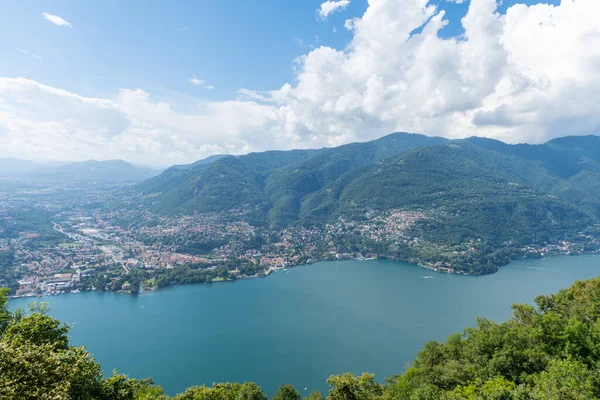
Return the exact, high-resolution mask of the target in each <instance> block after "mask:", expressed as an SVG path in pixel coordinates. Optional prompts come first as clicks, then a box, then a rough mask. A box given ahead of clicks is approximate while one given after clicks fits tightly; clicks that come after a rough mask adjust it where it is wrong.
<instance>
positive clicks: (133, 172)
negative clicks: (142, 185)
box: [28, 160, 159, 182]
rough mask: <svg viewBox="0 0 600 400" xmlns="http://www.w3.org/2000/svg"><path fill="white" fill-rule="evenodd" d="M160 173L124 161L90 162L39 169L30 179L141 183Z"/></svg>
mask: <svg viewBox="0 0 600 400" xmlns="http://www.w3.org/2000/svg"><path fill="white" fill-rule="evenodd" d="M158 172H159V171H157V170H155V169H151V168H148V167H140V166H136V165H133V164H130V163H128V162H125V161H123V160H109V161H96V160H88V161H82V162H74V163H68V164H64V165H60V166H56V167H45V168H38V169H35V170H33V171H31V172H30V173H29V174H28V177H30V178H34V179H45V180H49V181H59V182H81V181H105V182H140V181H143V180H145V179H148V178H150V177H152V176H154V175H156V174H157V173H158Z"/></svg>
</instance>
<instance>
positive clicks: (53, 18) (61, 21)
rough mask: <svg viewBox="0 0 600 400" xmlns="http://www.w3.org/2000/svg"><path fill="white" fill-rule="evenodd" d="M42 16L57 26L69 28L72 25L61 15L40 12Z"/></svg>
mask: <svg viewBox="0 0 600 400" xmlns="http://www.w3.org/2000/svg"><path fill="white" fill-rule="evenodd" d="M42 15H43V16H44V19H46V20H48V21H50V22H52V23H53V24H54V25H58V26H68V27H69V28H72V27H73V25H71V23H70V22H69V21H67V20H65V19H63V18H61V17H59V16H58V15H52V14H48V13H46V12H45V13H43V14H42Z"/></svg>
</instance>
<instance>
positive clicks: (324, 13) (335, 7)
mask: <svg viewBox="0 0 600 400" xmlns="http://www.w3.org/2000/svg"><path fill="white" fill-rule="evenodd" d="M348 4H350V0H329V1H326V2H324V3H321V7H319V9H318V10H317V14H318V15H319V18H320V19H326V18H327V17H328V16H329V15H330V14H333V13H334V12H336V11H341V10H343V9H345V8H346V7H348Z"/></svg>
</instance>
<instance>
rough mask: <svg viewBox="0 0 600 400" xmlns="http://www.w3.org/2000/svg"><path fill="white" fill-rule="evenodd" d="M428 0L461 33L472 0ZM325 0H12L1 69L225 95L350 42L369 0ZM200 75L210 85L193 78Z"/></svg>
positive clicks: (87, 85) (50, 80)
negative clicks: (326, 1)
mask: <svg viewBox="0 0 600 400" xmlns="http://www.w3.org/2000/svg"><path fill="white" fill-rule="evenodd" d="M516 2H517V0H505V1H503V2H502V5H501V6H500V8H499V10H500V11H501V12H505V10H506V9H507V8H508V7H509V6H511V5H513V4H515V3H516ZM540 2H541V1H535V0H527V1H522V3H525V4H535V3H540ZM543 2H544V3H550V4H558V3H559V0H546V1H543ZM432 3H433V4H437V5H438V7H439V8H440V9H444V10H446V13H447V17H448V19H449V21H450V24H449V25H448V26H447V27H446V28H444V29H442V30H441V32H440V36H443V37H448V36H455V35H458V34H461V33H462V31H463V29H462V27H461V25H460V18H462V17H463V16H464V14H466V12H467V7H468V2H465V3H463V4H454V3H451V2H448V1H445V0H440V1H437V2H436V1H432ZM320 4H321V1H319V0H316V1H315V0H295V1H292V0H290V1H274V0H253V1H244V0H236V1H233V0H205V1H177V2H169V1H156V0H150V1H148V0H145V1H142V0H128V1H122V0H103V1H73V0H62V1H42V0H38V1H31V0H24V1H8V2H5V3H4V4H3V12H2V13H1V14H0V24H1V25H2V26H3V27H4V32H7V33H8V32H10V33H11V34H6V35H2V38H1V39H0V56H1V60H2V62H0V75H1V76H13V77H14V76H25V77H28V78H31V79H35V80H38V81H40V82H43V83H45V84H47V85H51V86H55V87H60V88H63V89H65V90H69V91H73V92H76V93H79V94H82V95H88V96H109V95H111V94H112V93H114V91H115V90H116V89H117V88H137V87H141V88H144V89H147V90H152V91H153V92H156V91H164V92H165V95H166V96H169V95H173V93H172V92H181V93H184V94H187V95H191V96H199V97H203V98H207V99H227V98H231V97H232V96H234V95H235V92H236V91H237V90H238V89H239V88H249V89H252V90H271V89H276V88H279V87H280V86H281V85H282V84H284V83H285V82H289V81H291V80H293V65H294V63H293V60H294V59H295V58H296V57H298V56H300V55H302V54H305V53H306V52H307V51H308V50H309V49H310V48H311V46H313V47H314V46H319V45H327V46H331V47H334V48H337V49H341V48H343V47H344V46H346V45H347V44H348V42H349V41H350V40H351V39H352V33H351V32H349V31H348V30H346V29H344V21H345V20H346V19H348V18H352V17H357V16H360V15H362V14H363V13H364V12H365V10H366V8H367V2H366V1H365V0H353V1H352V2H351V3H350V5H349V6H348V7H347V8H346V9H345V10H343V11H341V12H337V13H334V14H332V15H330V16H329V18H328V19H327V20H324V21H323V20H319V19H317V18H316V10H317V9H318V8H319V6H320ZM44 12H47V13H50V14H53V15H58V16H60V17H62V18H64V19H65V20H67V21H68V22H70V23H71V24H72V25H73V28H65V27H57V26H55V25H53V24H52V23H50V22H48V21H46V20H45V19H44V18H43V16H42V13H44ZM334 29H335V31H336V32H334ZM317 38H318V39H317ZM317 40H318V42H317ZM17 49H22V50H26V51H28V52H30V53H32V54H34V55H37V56H40V57H42V59H41V60H40V59H37V58H34V57H31V56H29V55H27V54H24V53H21V52H19V51H17ZM194 77H195V78H197V79H202V80H204V81H205V82H206V83H207V84H209V85H211V86H214V89H212V90H209V89H206V88H199V87H195V86H193V85H190V83H189V79H190V78H194Z"/></svg>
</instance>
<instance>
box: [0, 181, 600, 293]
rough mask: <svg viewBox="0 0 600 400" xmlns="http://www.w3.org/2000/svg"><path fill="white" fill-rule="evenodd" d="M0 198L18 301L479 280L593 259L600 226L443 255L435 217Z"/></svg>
mask: <svg viewBox="0 0 600 400" xmlns="http://www.w3.org/2000/svg"><path fill="white" fill-rule="evenodd" d="M0 194H2V195H3V196H2V197H0V198H2V200H0V219H1V220H2V221H3V222H4V225H5V226H7V227H5V228H4V229H2V230H1V232H0V286H4V287H8V288H9V289H10V290H11V293H10V295H11V297H15V298H18V297H30V296H43V295H55V294H60V293H67V292H69V293H77V292H79V291H87V290H95V291H112V292H121V293H128V294H137V293H138V292H139V291H140V289H145V290H154V289H158V288H162V287H166V286H170V285H178V284H186V283H210V282H218V281H231V280H236V279H246V278H253V277H261V276H266V275H269V274H270V273H271V272H273V271H277V270H280V269H286V268H291V267H294V266H297V265H302V264H307V263H313V262H316V261H333V260H346V259H373V258H382V259H390V260H398V261H405V262H409V263H412V264H417V265H419V266H421V267H424V268H428V269H430V270H432V271H437V272H441V273H454V274H464V275H481V274H489V273H493V272H496V271H497V269H498V268H499V267H501V266H503V265H506V264H508V263H509V262H511V261H512V260H516V259H518V258H525V257H530V258H531V257H532V258H540V257H547V256H553V255H568V254H583V253H595V252H599V251H600V234H599V232H600V227H599V226H592V227H589V228H587V229H582V230H578V231H576V232H574V233H571V234H569V235H563V238H562V239H561V240H558V241H556V242H553V243H548V242H546V241H539V243H536V242H534V243H527V244H525V245H522V244H517V243H512V242H504V243H500V244H490V243H488V242H486V241H485V240H482V239H479V238H470V239H467V240H464V241H460V242H454V243H450V242H448V241H443V240H440V239H436V238H435V237H432V235H431V234H430V232H431V231H432V230H433V229H436V228H434V226H436V225H435V224H439V223H440V222H439V221H443V220H444V218H446V216H445V214H444V211H443V210H442V211H440V210H436V209H431V210H414V209H412V210H411V209H393V210H382V211H381V210H379V211H378V210H368V211H367V212H365V213H363V214H361V215H359V217H349V216H345V217H342V216H340V217H338V218H337V219H335V220H333V221H330V222H329V223H325V224H320V225H313V226H301V225H294V226H288V227H270V226H266V225H260V224H258V225H252V224H250V223H249V222H248V221H249V219H250V218H249V213H250V211H251V210H248V209H232V210H228V211H227V212H210V213H192V214H187V215H170V216H166V215H160V214H156V213H153V212H151V211H149V210H148V209H145V208H142V207H132V206H131V203H130V204H125V206H124V205H123V204H122V203H119V202H117V203H115V200H114V199H115V196H114V188H109V189H106V190H105V189H103V188H100V189H98V188H97V187H92V188H84V189H81V188H80V187H77V188H72V187H63V186H58V187H54V188H52V189H48V188H47V187H45V186H42V187H34V188H25V189H17V190H15V189H13V190H10V191H8V190H7V191H5V192H1V191H0ZM120 201H121V200H120Z"/></svg>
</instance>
